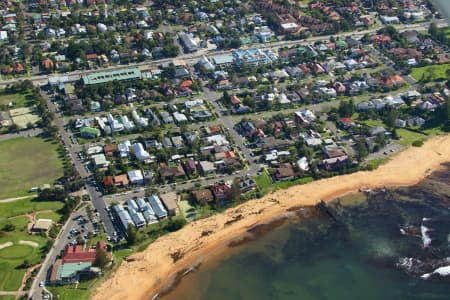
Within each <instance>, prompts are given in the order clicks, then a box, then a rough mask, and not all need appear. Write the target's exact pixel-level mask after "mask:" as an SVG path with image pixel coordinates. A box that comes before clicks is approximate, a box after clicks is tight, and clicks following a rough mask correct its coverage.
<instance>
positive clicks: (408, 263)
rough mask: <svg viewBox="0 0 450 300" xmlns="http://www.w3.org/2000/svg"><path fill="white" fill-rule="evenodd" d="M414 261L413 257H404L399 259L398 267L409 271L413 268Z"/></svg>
mask: <svg viewBox="0 0 450 300" xmlns="http://www.w3.org/2000/svg"><path fill="white" fill-rule="evenodd" d="M414 261H415V259H414V258H412V257H402V258H400V259H399V263H398V266H400V267H403V268H405V269H407V270H409V269H411V267H412V266H413V263H414Z"/></svg>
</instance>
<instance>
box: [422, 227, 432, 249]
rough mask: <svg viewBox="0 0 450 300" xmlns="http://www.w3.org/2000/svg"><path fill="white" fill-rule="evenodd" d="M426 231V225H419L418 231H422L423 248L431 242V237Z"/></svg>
mask: <svg viewBox="0 0 450 300" xmlns="http://www.w3.org/2000/svg"><path fill="white" fill-rule="evenodd" d="M428 231H429V229H428V228H427V227H425V226H424V225H423V224H422V225H421V226H420V232H421V233H422V241H423V246H424V247H425V248H427V247H428V246H430V244H431V238H430V236H429V235H428Z"/></svg>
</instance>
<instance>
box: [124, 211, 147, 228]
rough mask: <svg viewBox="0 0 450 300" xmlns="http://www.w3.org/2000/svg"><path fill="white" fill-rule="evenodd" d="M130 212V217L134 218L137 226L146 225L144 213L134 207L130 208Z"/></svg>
mask: <svg viewBox="0 0 450 300" xmlns="http://www.w3.org/2000/svg"><path fill="white" fill-rule="evenodd" d="M128 211H129V212H130V217H131V219H132V220H133V223H134V225H136V227H141V226H144V225H145V219H144V216H143V215H142V213H140V212H137V211H135V210H134V209H128Z"/></svg>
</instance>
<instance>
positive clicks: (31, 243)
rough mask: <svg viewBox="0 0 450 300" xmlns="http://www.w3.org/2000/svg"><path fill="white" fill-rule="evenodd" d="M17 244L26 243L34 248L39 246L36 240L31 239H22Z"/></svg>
mask: <svg viewBox="0 0 450 300" xmlns="http://www.w3.org/2000/svg"><path fill="white" fill-rule="evenodd" d="M19 244H21V245H28V246H31V247H34V248H37V247H39V244H38V243H36V242H33V241H22V240H20V241H19Z"/></svg>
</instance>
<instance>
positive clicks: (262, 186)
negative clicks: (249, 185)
mask: <svg viewBox="0 0 450 300" xmlns="http://www.w3.org/2000/svg"><path fill="white" fill-rule="evenodd" d="M255 182H256V185H257V186H258V189H259V190H260V191H261V193H262V194H263V195H265V194H267V193H268V192H269V191H270V189H271V186H272V180H271V179H270V177H269V174H267V173H266V172H262V173H261V175H258V176H257V177H256V178H255Z"/></svg>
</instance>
